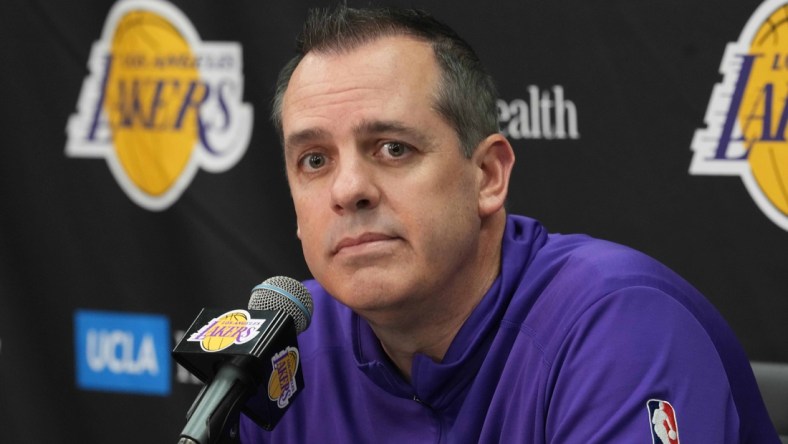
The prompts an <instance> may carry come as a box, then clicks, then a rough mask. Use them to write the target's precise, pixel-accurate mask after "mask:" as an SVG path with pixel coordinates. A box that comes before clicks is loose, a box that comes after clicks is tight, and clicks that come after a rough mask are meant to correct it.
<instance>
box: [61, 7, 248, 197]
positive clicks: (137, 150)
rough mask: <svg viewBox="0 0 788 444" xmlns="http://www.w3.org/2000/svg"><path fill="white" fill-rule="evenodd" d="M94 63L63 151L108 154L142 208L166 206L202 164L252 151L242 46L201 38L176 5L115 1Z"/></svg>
mask: <svg viewBox="0 0 788 444" xmlns="http://www.w3.org/2000/svg"><path fill="white" fill-rule="evenodd" d="M88 66H89V68H90V71H91V74H90V76H89V77H88V78H86V79H85V82H84V84H83V87H82V92H81V94H80V98H79V103H78V113H77V114H74V115H72V117H71V118H70V119H69V122H68V126H67V133H68V141H67V144H66V154H67V155H68V156H70V157H103V158H105V159H106V160H107V163H108V164H109V167H110V170H111V171H112V173H113V175H114V176H115V179H116V180H117V182H118V183H119V184H120V186H121V188H122V189H123V190H124V191H125V192H126V194H127V195H128V196H129V197H130V198H131V199H132V200H133V201H134V202H136V203H137V204H139V205H141V206H143V207H145V208H147V209H150V210H163V209H165V208H167V207H169V206H170V205H172V204H173V203H174V202H175V201H176V200H177V199H178V198H179V197H180V195H181V194H182V193H183V192H184V191H185V190H186V188H187V187H188V185H189V184H190V183H191V180H192V179H193V177H194V175H195V174H196V173H197V171H198V170H199V169H204V170H206V171H210V172H221V171H225V170H227V169H229V168H231V167H232V166H233V165H235V164H236V163H237V162H238V160H239V159H240V158H241V156H242V155H243V154H244V152H245V151H246V148H247V146H248V144H249V139H250V136H251V129H252V126H251V125H252V109H251V107H250V106H249V105H247V104H244V103H242V96H243V76H242V56H241V46H240V45H239V44H237V43H232V42H222V43H216V42H203V41H201V39H200V37H199V35H198V34H197V31H196V30H195V29H194V27H193V25H192V24H191V22H189V20H188V19H187V18H186V17H185V16H184V15H183V13H182V12H181V11H180V10H178V9H176V8H175V7H174V6H173V5H171V4H170V3H167V2H163V1H152V0H125V1H119V2H117V3H116V4H115V6H113V8H112V10H111V11H110V14H109V16H108V17H107V22H106V23H105V25H104V31H103V34H102V38H101V40H100V41H98V42H96V43H95V44H94V46H93V50H92V51H91V55H90V59H89V60H88Z"/></svg>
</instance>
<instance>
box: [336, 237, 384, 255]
mask: <svg viewBox="0 0 788 444" xmlns="http://www.w3.org/2000/svg"><path fill="white" fill-rule="evenodd" d="M397 239H399V238H398V237H396V236H389V235H387V234H382V233H364V234H362V235H360V236H355V237H346V238H343V239H342V240H341V241H339V243H338V244H337V245H336V246H335V247H334V250H333V251H332V253H333V254H338V253H341V252H352V251H358V250H361V249H363V248H367V247H372V246H374V245H378V244H382V243H385V242H389V241H393V240H397Z"/></svg>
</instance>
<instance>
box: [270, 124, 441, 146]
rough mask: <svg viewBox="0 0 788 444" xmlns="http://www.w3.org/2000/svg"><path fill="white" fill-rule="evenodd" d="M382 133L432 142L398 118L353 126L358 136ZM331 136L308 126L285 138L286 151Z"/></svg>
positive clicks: (422, 143)
mask: <svg viewBox="0 0 788 444" xmlns="http://www.w3.org/2000/svg"><path fill="white" fill-rule="evenodd" d="M382 133H386V134H394V135H398V136H405V137H409V138H412V139H415V140H416V141H417V142H418V143H419V144H421V145H424V146H427V145H429V144H430V143H431V138H430V137H428V136H427V135H425V134H424V133H422V132H421V131H419V130H417V129H416V128H413V127H412V126H408V125H406V124H405V123H403V122H400V121H397V120H364V121H361V122H360V123H359V124H358V125H356V126H355V127H353V134H354V135H355V136H356V137H363V136H369V135H373V134H382ZM330 137H331V135H330V133H329V132H328V131H326V130H325V129H322V128H307V129H304V130H301V131H298V132H295V133H293V134H290V135H288V136H287V137H286V138H285V151H287V150H288V148H293V147H297V146H300V145H304V144H309V143H312V142H314V141H316V140H325V139H329V138H330Z"/></svg>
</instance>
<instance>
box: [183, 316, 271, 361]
mask: <svg viewBox="0 0 788 444" xmlns="http://www.w3.org/2000/svg"><path fill="white" fill-rule="evenodd" d="M264 323H265V320H264V319H252V318H251V317H250V316H249V312H247V311H246V310H231V311H228V312H227V313H224V314H222V315H221V316H217V317H216V318H213V319H211V321H210V322H209V323H207V324H205V325H204V326H202V327H201V328H200V329H199V330H198V331H197V332H196V333H193V334H192V335H191V336H189V338H188V339H187V341H190V342H199V343H200V348H202V349H203V350H204V351H207V352H218V351H222V350H224V349H226V348H228V347H230V346H231V345H234V344H245V343H246V342H249V341H251V340H252V339H254V338H255V337H256V336H257V335H258V333H259V332H260V328H261V327H262V325H263V324H264Z"/></svg>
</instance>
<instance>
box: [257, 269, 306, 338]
mask: <svg viewBox="0 0 788 444" xmlns="http://www.w3.org/2000/svg"><path fill="white" fill-rule="evenodd" d="M249 310H281V311H284V312H285V313H287V314H288V315H290V317H292V318H293V321H295V328H296V334H300V333H301V332H302V331H304V330H306V328H307V327H309V323H310V322H312V311H313V310H314V306H313V304H312V295H310V294H309V290H307V289H306V287H304V284H302V283H301V282H298V281H297V280H295V279H293V278H289V277H286V276H275V277H272V278H269V279H266V280H265V281H264V282H263V283H262V284H260V285H258V286H256V287H254V289H253V290H252V297H251V298H249Z"/></svg>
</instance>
